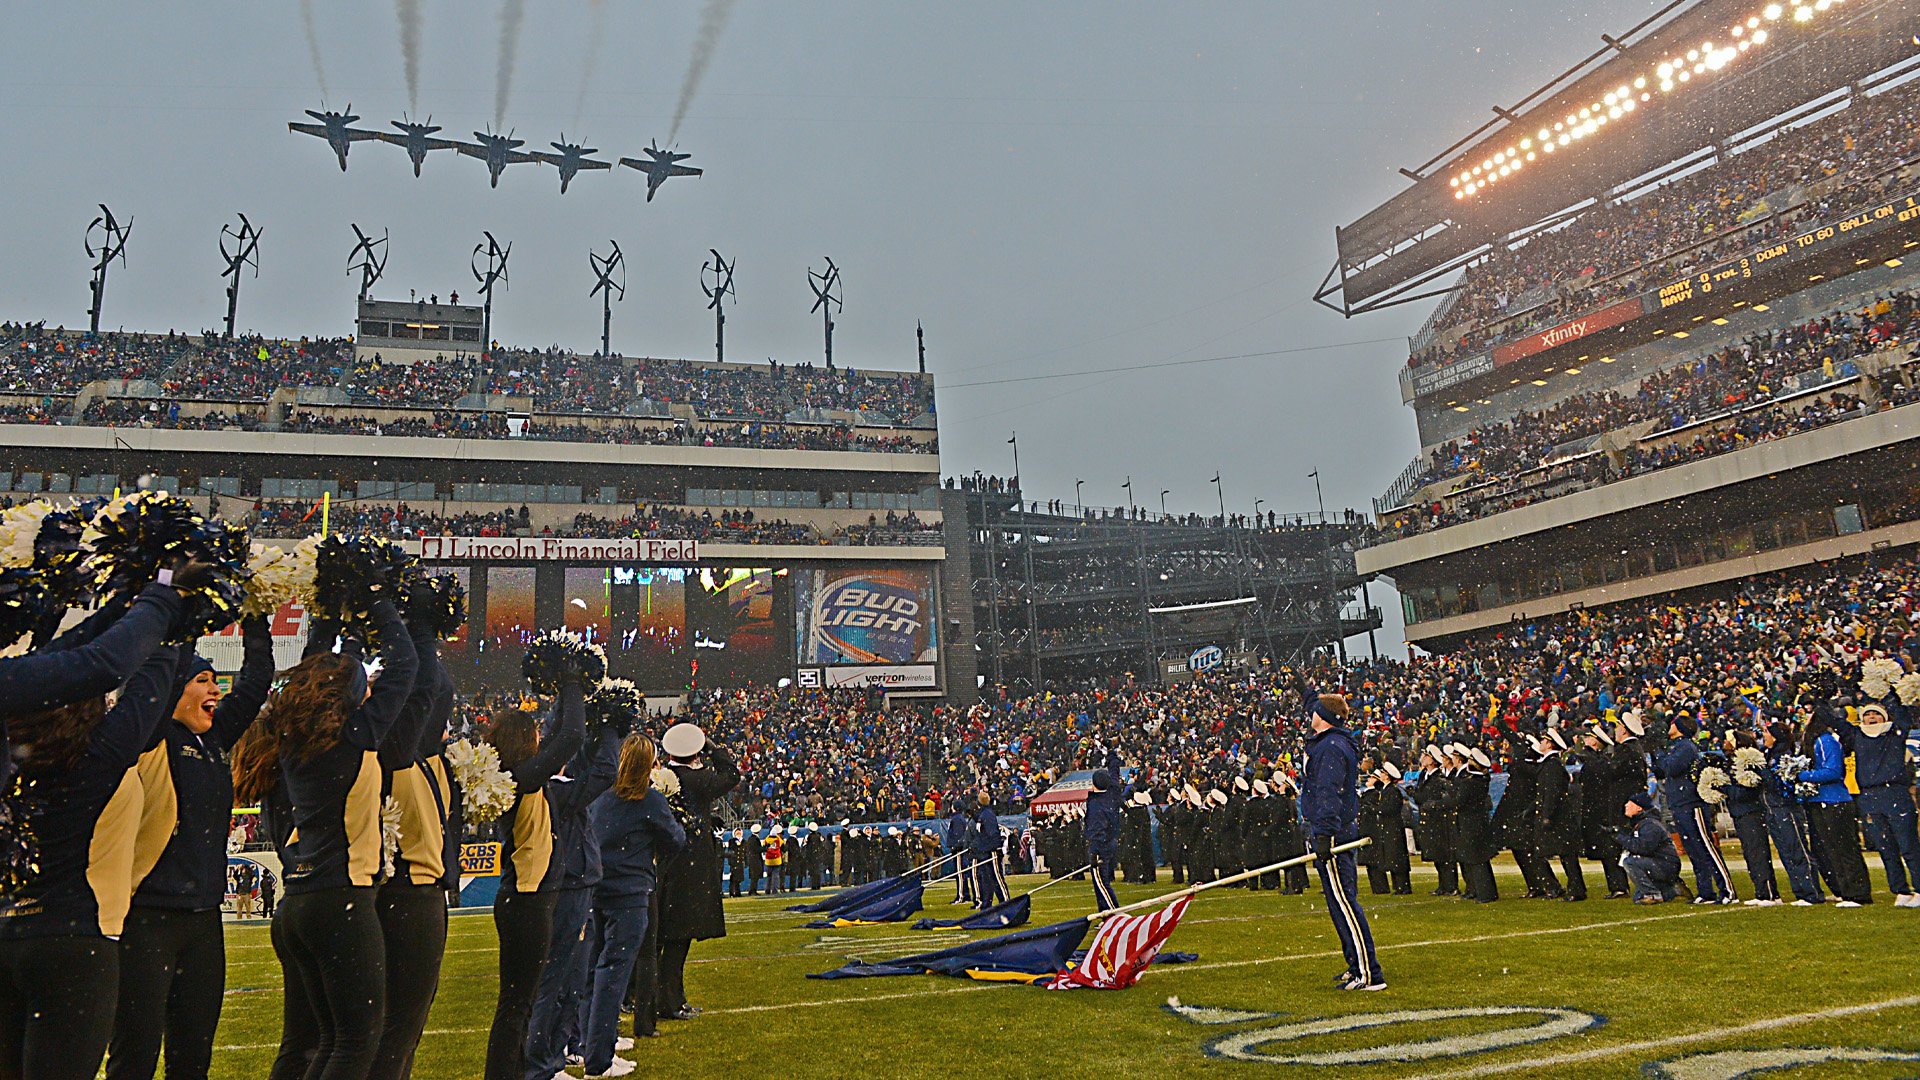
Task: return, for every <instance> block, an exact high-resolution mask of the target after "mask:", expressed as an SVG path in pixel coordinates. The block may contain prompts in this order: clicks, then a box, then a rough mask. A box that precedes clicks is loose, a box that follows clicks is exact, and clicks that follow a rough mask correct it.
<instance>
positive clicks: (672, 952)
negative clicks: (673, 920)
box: [654, 938, 693, 1016]
mask: <svg viewBox="0 0 1920 1080" xmlns="http://www.w3.org/2000/svg"><path fill="white" fill-rule="evenodd" d="M692 948H693V942H691V941H689V940H687V939H685V938H661V939H660V970H659V972H658V980H659V982H658V985H659V988H660V989H659V992H658V994H657V995H656V997H655V1000H654V1008H656V1009H658V1010H659V1013H658V1015H660V1016H671V1015H673V1014H674V1013H677V1012H679V1011H680V1010H681V1009H683V1008H686V1005H687V951H688V950H690V949H692Z"/></svg>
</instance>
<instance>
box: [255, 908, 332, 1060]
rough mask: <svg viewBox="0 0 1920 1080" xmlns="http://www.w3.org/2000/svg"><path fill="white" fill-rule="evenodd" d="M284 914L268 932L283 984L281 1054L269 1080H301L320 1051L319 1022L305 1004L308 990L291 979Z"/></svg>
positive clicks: (291, 956)
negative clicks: (282, 976) (278, 963)
mask: <svg viewBox="0 0 1920 1080" xmlns="http://www.w3.org/2000/svg"><path fill="white" fill-rule="evenodd" d="M287 934H288V931H287V920H286V911H285V910H284V909H283V910H281V911H280V912H278V913H277V914H275V915H274V918H273V925H272V926H271V927H270V928H269V929H268V931H267V936H268V940H270V941H272V942H273V955H274V957H275V958H277V959H278V960H279V961H280V970H281V972H282V973H283V975H284V978H283V979H282V982H283V983H284V984H285V985H284V987H283V989H282V990H281V994H280V1051H279V1053H277V1054H275V1055H274V1059H273V1068H272V1070H271V1071H269V1072H268V1073H267V1077H268V1080H302V1078H303V1077H305V1076H306V1075H307V1066H308V1065H309V1064H311V1063H312V1062H313V1055H314V1054H315V1053H317V1052H318V1051H319V1049H320V1021H319V1020H318V1019H316V1018H315V1017H314V1015H313V1002H311V1001H308V1000H307V988H306V986H305V985H303V984H302V983H301V982H300V980H299V979H298V978H296V977H294V975H293V971H294V962H293V950H292V948H291V947H290V946H289V945H288V944H287Z"/></svg>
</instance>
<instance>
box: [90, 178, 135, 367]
mask: <svg viewBox="0 0 1920 1080" xmlns="http://www.w3.org/2000/svg"><path fill="white" fill-rule="evenodd" d="M96 229H98V230H99V234H100V235H99V239H98V240H97V241H96V240H95V239H94V230H96ZM132 235H133V219H132V218H128V219H127V220H126V221H125V223H122V222H119V221H116V220H115V219H114V216H113V211H111V210H109V209H107V204H106V203H101V204H100V216H99V217H96V218H94V219H93V220H92V221H90V222H88V223H87V238H86V240H85V242H84V243H85V247H86V252H87V257H88V258H90V259H92V260H93V280H92V282H91V283H90V284H89V288H90V289H91V291H92V294H93V306H92V307H90V308H88V309H87V333H88V334H89V335H90V336H92V337H99V336H100V302H101V300H102V299H103V298H104V297H105V296H106V294H107V264H108V263H111V262H112V261H113V260H115V259H119V260H120V265H122V266H125V265H126V264H127V237H129V236H132Z"/></svg>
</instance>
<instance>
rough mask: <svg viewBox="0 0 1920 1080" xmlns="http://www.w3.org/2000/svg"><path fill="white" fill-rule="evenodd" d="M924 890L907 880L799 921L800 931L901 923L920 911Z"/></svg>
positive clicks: (917, 884)
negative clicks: (861, 900) (862, 900)
mask: <svg viewBox="0 0 1920 1080" xmlns="http://www.w3.org/2000/svg"><path fill="white" fill-rule="evenodd" d="M924 892H925V889H924V887H923V886H922V885H921V884H920V883H919V882H918V881H913V880H909V881H908V882H907V884H906V886H905V887H903V888H900V889H897V890H895V891H893V892H887V893H881V894H880V895H878V896H875V897H873V898H872V899H870V900H868V901H867V902H866V903H864V904H857V905H855V906H853V907H850V908H842V909H841V910H839V911H835V912H831V913H829V914H828V915H827V917H826V918H823V919H815V920H814V921H812V922H810V923H803V924H801V927H800V928H801V929H802V930H831V929H834V928H836V927H841V926H867V925H870V924H873V923H890V922H905V921H906V920H907V919H908V918H909V917H910V916H912V915H913V913H914V912H917V911H919V910H920V900H921V896H922V894H923V893H924Z"/></svg>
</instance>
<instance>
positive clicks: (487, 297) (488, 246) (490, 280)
mask: <svg viewBox="0 0 1920 1080" xmlns="http://www.w3.org/2000/svg"><path fill="white" fill-rule="evenodd" d="M481 235H483V236H485V237H486V238H487V239H486V241H485V242H484V243H479V244H475V245H473V262H472V265H473V280H475V281H477V282H479V283H480V299H481V301H482V303H481V307H480V337H481V339H482V340H481V342H480V355H481V356H483V357H485V356H490V355H492V353H493V287H494V286H495V285H506V284H507V256H508V255H511V254H513V245H512V244H508V245H506V246H505V247H502V246H501V245H500V241H498V240H495V239H494V238H493V234H492V233H490V232H483V233H482V234H481Z"/></svg>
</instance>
